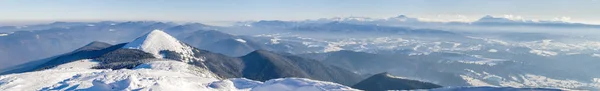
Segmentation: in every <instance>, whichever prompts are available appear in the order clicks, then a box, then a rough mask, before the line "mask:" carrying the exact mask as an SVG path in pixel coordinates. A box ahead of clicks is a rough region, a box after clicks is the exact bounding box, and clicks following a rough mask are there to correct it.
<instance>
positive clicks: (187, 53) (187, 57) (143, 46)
mask: <svg viewBox="0 0 600 91" xmlns="http://www.w3.org/2000/svg"><path fill="white" fill-rule="evenodd" d="M123 48H128V49H139V50H142V51H144V52H148V53H150V54H153V55H154V57H156V58H164V57H163V55H162V54H160V52H161V51H173V52H176V53H179V54H181V57H182V58H181V59H183V60H182V61H184V62H190V61H192V60H200V61H202V60H201V59H200V58H196V57H194V52H193V48H192V47H190V46H188V45H185V44H184V43H183V42H180V41H179V40H177V39H176V38H175V37H173V36H171V35H169V34H167V33H165V32H163V31H161V30H153V31H152V32H150V33H148V34H146V35H144V36H142V37H139V38H137V39H135V40H134V41H132V42H129V43H127V45H125V46H123Z"/></svg>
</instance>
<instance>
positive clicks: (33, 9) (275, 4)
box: [0, 0, 600, 24]
mask: <svg viewBox="0 0 600 91" xmlns="http://www.w3.org/2000/svg"><path fill="white" fill-rule="evenodd" d="M400 14H404V15H408V16H409V17H418V18H422V19H427V20H432V21H473V20H476V19H478V18H480V17H482V16H484V15H493V16H505V15H507V16H509V15H512V17H513V18H518V17H519V16H521V17H523V18H525V19H542V20H553V19H563V20H569V21H571V22H583V23H594V24H600V0H0V22H4V23H6V22H15V23H17V22H24V21H97V20H161V21H180V22H181V21H185V22H227V21H243V20H275V19H276V20H302V19H317V18H331V17H347V16H361V17H374V18H386V17H393V16H397V15H400Z"/></svg>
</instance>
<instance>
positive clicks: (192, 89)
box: [0, 61, 356, 91]
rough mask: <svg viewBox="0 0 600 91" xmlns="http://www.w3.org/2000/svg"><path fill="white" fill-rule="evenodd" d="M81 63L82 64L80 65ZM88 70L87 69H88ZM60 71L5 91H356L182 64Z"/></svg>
mask: <svg viewBox="0 0 600 91" xmlns="http://www.w3.org/2000/svg"><path fill="white" fill-rule="evenodd" d="M77 62H78V61H77ZM84 68H87V67H84ZM84 68H73V67H72V66H71V67H67V68H60V69H49V70H44V71H36V72H28V73H20V74H10V75H4V76H0V90H1V91H33V90H87V91H114V90H126V91H132V90H141V91H149V90H158V91H250V90H252V91H331V90H336V91H338V90H356V89H352V88H350V87H347V86H343V85H340V84H336V83H331V82H323V81H316V80H310V79H303V78H281V79H273V80H269V81H266V82H264V83H263V82H259V81H253V80H248V79H245V78H234V79H226V80H220V79H219V78H216V77H215V76H214V74H213V73H212V72H210V71H208V70H206V69H202V68H197V67H195V66H191V65H187V64H185V63H182V62H178V61H155V62H150V63H147V64H142V65H140V66H138V67H136V68H135V69H122V70H98V69H84Z"/></svg>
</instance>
